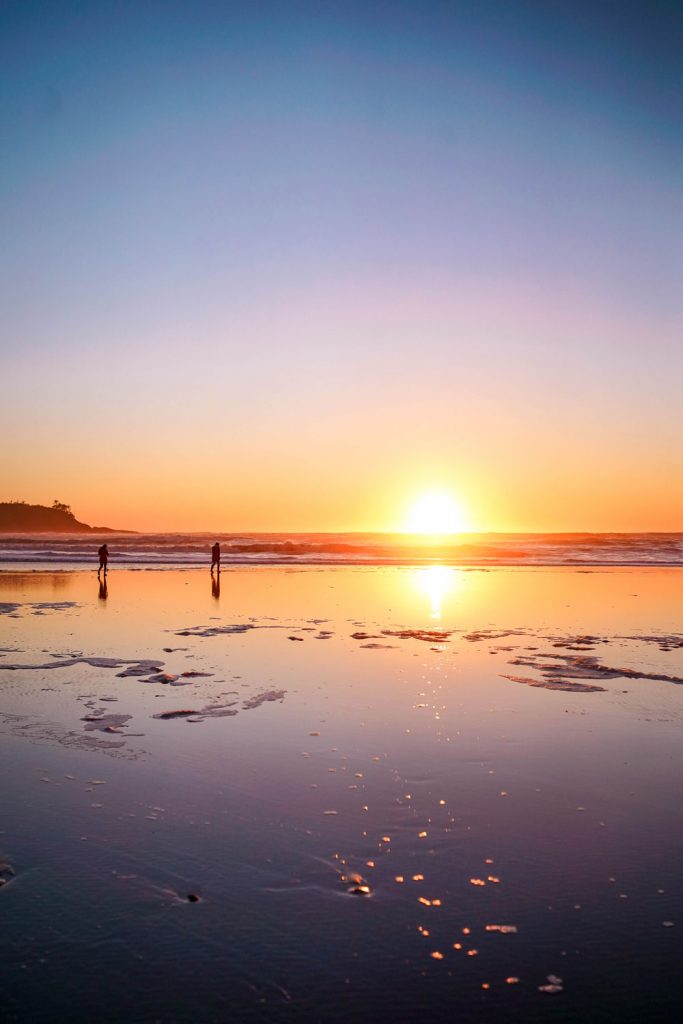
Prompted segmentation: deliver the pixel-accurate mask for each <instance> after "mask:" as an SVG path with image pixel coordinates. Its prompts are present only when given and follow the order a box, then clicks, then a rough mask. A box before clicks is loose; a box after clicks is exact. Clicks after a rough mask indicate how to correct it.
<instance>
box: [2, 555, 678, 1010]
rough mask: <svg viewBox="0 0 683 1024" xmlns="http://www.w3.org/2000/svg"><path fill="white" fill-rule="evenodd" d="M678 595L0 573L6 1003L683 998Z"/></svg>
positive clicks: (193, 575)
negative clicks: (103, 580)
mask: <svg viewBox="0 0 683 1024" xmlns="http://www.w3.org/2000/svg"><path fill="white" fill-rule="evenodd" d="M682 598H683V572H681V570H679V569H675V568H645V569H643V568H614V569H581V570H576V569H563V568H528V569H522V568H515V569H509V568H506V569H485V570H482V569H477V570H468V569H465V568H450V567H443V566H432V567H422V568H397V567H381V568H371V567H353V568H337V567H335V568H329V567H325V568H320V567H309V568H304V567H301V568H299V567H297V568H294V569H287V568H282V567H268V568H265V567H259V568H231V569H230V570H229V571H224V572H223V573H222V574H221V577H220V585H219V586H217V584H216V582H215V581H212V580H211V579H210V577H209V573H208V572H207V571H199V570H195V569H190V570H167V571H144V570H143V571H136V570H132V569H127V570H121V571H113V572H111V573H110V575H109V577H108V581H107V585H106V587H105V586H104V585H103V584H102V583H98V581H97V579H96V577H95V574H94V573H92V572H83V571H72V572H68V571H67V572H63V571H59V572H52V571H39V572H20V573H19V572H2V573H0V623H1V624H2V641H1V643H0V733H1V734H2V744H1V746H0V767H1V769H2V772H1V775H0V778H1V780H2V781H1V782H0V787H1V790H2V792H1V796H0V799H1V803H2V807H3V814H2V821H1V823H0V881H1V882H2V885H1V887H0V909H1V911H2V921H3V935H4V942H3V948H4V952H3V962H2V968H3V1001H2V1010H0V1017H1V1018H2V1020H3V1021H7V1022H23V1021H27V1020H30V1021H32V1022H46V1024H47V1022H62V1021H66V1020H68V1021H69V1022H70V1024H80V1022H86V1021H87V1022H91V1021H94V1020H97V1021H100V1022H114V1021H122V1020H127V1021H131V1022H137V1021H145V1022H147V1021H150V1022H151V1021H164V1022H167V1021H168V1022H171V1021H173V1022H190V1021H192V1022H204V1021H206V1022H208V1021H228V1020H234V1021H359V1022H366V1021H374V1020H392V1021H414V1020H416V1019H418V1018H420V1017H423V1018H424V1019H427V1020H432V1021H442V1020H443V1021H446V1020H448V1021H452V1020H458V1021H461V1022H469V1021H472V1022H474V1021H477V1022H486V1021H494V1020H496V1021H497V1020H501V1019H514V1020H522V1021H545V1020H548V1021H614V1020H619V1021H642V1020H645V1019H647V1020H649V1021H670V1020H673V1019H677V1017H678V1015H680V1013H681V1012H682V1011H683V982H681V980H680V967H681V962H682V957H683V942H682V939H681V936H682V935H683V912H682V896H683V883H682V882H681V878H680V857H681V851H682V847H683V813H682V811H681V802H680V780H681V778H682V777H683V744H682V743H681V739H682V737H683V685H681V684H683V633H682V632H681V629H682V626H681V621H680V609H681V607H683V600H682Z"/></svg>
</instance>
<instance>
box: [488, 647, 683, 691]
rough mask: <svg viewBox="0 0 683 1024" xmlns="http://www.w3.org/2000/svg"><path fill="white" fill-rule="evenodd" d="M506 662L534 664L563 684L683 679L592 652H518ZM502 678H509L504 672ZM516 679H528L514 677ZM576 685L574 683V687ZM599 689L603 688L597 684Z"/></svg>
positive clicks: (546, 677)
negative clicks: (622, 665) (608, 661)
mask: <svg viewBox="0 0 683 1024" xmlns="http://www.w3.org/2000/svg"><path fill="white" fill-rule="evenodd" d="M508 664H509V665H520V666H525V667H527V668H533V669H535V670H536V671H537V672H540V673H541V675H542V677H543V680H544V682H540V683H537V684H536V685H541V686H543V685H544V683H545V684H547V683H553V684H558V683H559V684H564V683H567V682H568V680H570V679H651V680H653V681H655V682H660V683H677V684H680V683H683V677H681V676H673V675H667V674H666V673H663V672H641V671H640V670H639V669H635V668H617V667H615V666H613V665H601V664H600V662H599V661H598V658H597V657H596V656H595V655H592V654H550V653H547V652H546V653H539V654H535V655H534V654H531V655H519V656H518V657H516V658H511V659H510V661H509V662H508ZM505 678H511V677H509V676H506V677H505ZM516 681H517V682H522V681H526V682H528V680H522V679H521V678H517V679H516ZM548 688H549V689H566V688H571V687H565V686H559V685H554V686H550V687H548ZM574 688H576V687H574ZM598 689H603V688H602V687H598Z"/></svg>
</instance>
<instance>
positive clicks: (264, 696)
mask: <svg viewBox="0 0 683 1024" xmlns="http://www.w3.org/2000/svg"><path fill="white" fill-rule="evenodd" d="M286 693H287V691H286V690H264V691H263V692H262V693H256V694H254V696H253V697H248V698H247V699H246V700H245V701H244V702H243V703H242V710H243V711H250V710H252V709H253V708H258V707H260V706H261V704H266V703H267V702H269V701H283V700H284V699H285V694H286ZM236 704H237V701H236V700H233V701H228V702H226V703H223V704H207V705H206V706H205V707H203V708H178V709H177V710H173V711H160V712H159V713H158V714H156V715H152V718H157V719H159V720H160V721H164V722H166V721H171V720H173V719H174V718H185V719H190V720H191V721H193V722H201V721H203V719H205V718H232V717H234V716H235V715H237V714H239V709H238V708H236V707H235V705H236Z"/></svg>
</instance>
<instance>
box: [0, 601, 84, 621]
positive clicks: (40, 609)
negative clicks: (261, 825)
mask: <svg viewBox="0 0 683 1024" xmlns="http://www.w3.org/2000/svg"><path fill="white" fill-rule="evenodd" d="M80 607H81V606H80V604H79V602H78V601H27V602H21V601H0V615H12V616H14V617H15V618H19V615H18V613H19V612H21V611H24V610H25V611H27V612H28V611H30V613H31V615H45V613H46V612H62V611H67V610H68V609H69V608H80Z"/></svg>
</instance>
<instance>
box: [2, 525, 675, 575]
mask: <svg viewBox="0 0 683 1024" xmlns="http://www.w3.org/2000/svg"><path fill="white" fill-rule="evenodd" d="M105 541H106V542H107V544H108V547H109V556H110V564H111V565H112V567H113V566H116V565H121V566H141V567H151V566H159V567H169V568H171V567H176V568H177V567H182V566H201V565H203V564H205V563H209V562H210V560H211V554H210V547H211V545H212V544H213V543H214V542H215V541H219V542H220V544H221V552H222V562H223V564H224V565H225V564H228V565H249V564H256V565H282V564H290V563H295V564H301V565H313V564H319V565H429V564H433V563H438V564H442V565H478V566H484V565H500V566H505V565H569V566H571V565H598V566H599V565H661V566H665V565H683V533H565V534H549V533H480V534H467V535H460V536H458V537H457V538H448V539H445V540H439V541H435V540H433V539H429V538H427V539H424V540H416V538H415V537H410V536H402V535H399V534H379V533H366V534H360V533H289V534H287V533H268V534H264V533H241V534H238V533H218V534H214V533H211V534H209V533H139V534H138V533H136V534H113V533H112V534H64V535H60V534H31V535H13V536H10V535H0V565H2V564H11V565H12V566H13V567H14V568H20V567H21V568H25V567H31V566H36V565H46V564H47V565H50V566H51V567H53V568H55V567H60V566H63V567H69V568H75V567H86V566H89V565H92V564H93V563H95V562H96V558H97V549H98V547H99V545H100V544H101V543H103V542H105Z"/></svg>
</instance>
